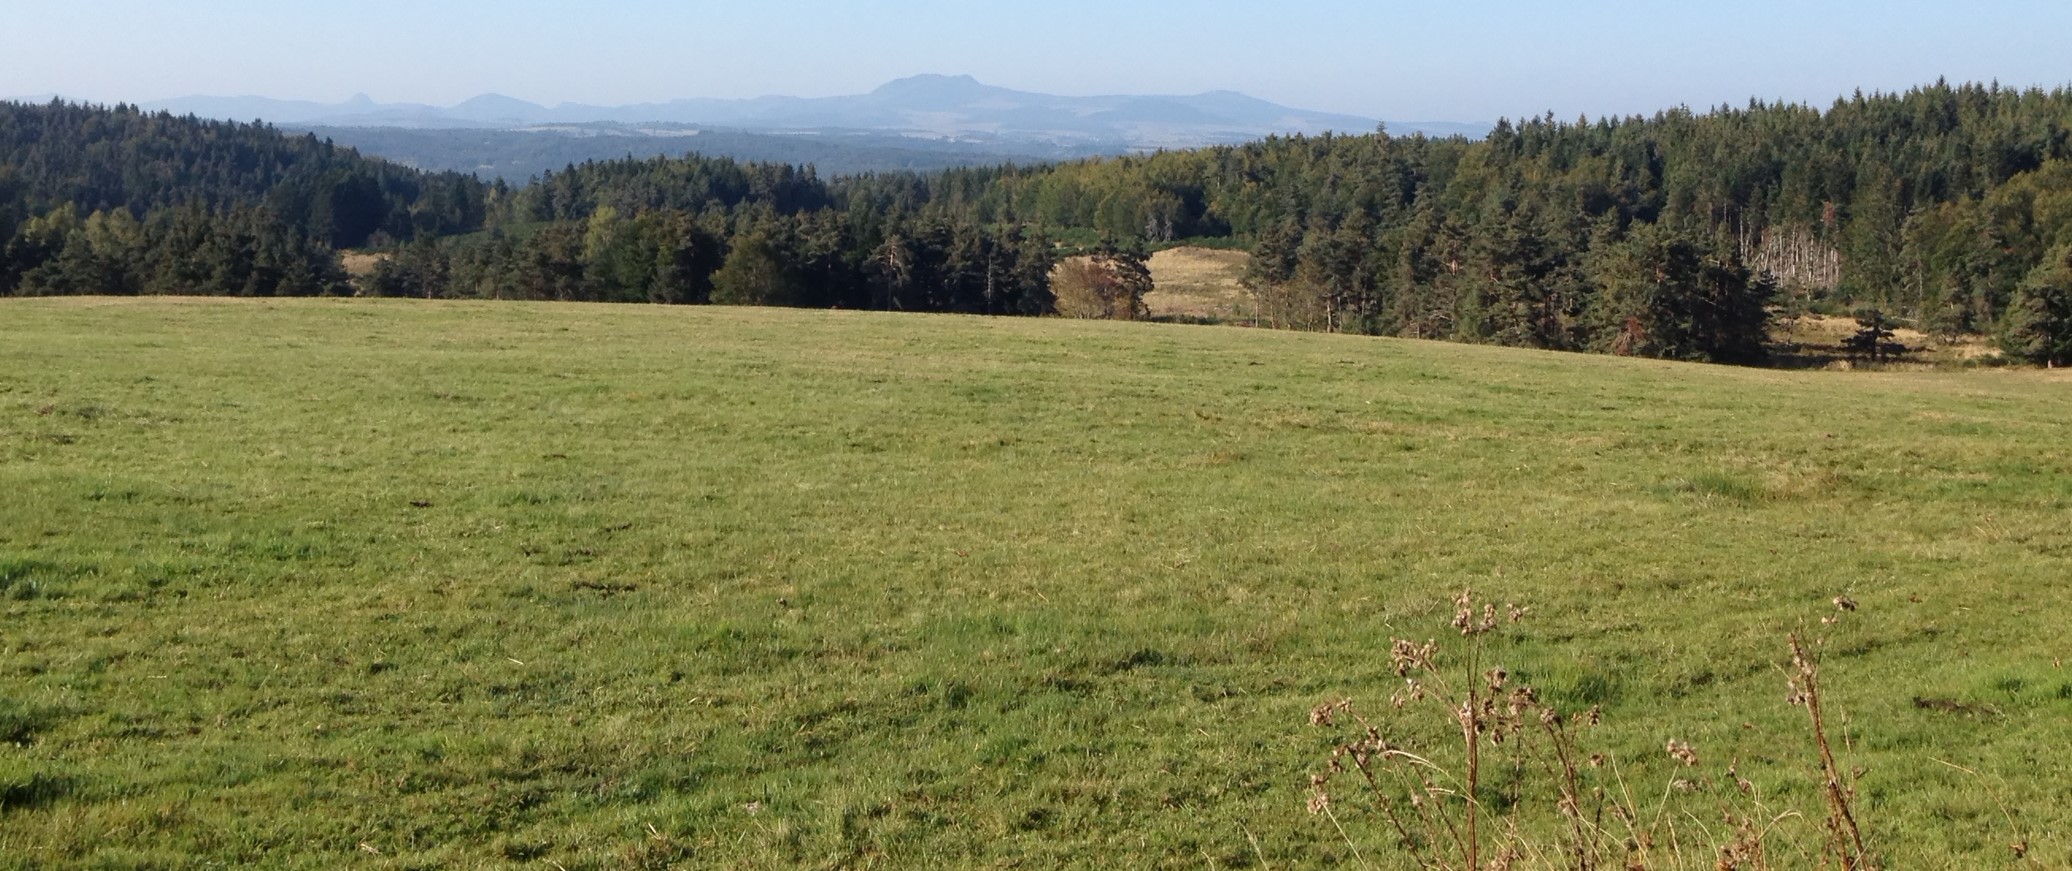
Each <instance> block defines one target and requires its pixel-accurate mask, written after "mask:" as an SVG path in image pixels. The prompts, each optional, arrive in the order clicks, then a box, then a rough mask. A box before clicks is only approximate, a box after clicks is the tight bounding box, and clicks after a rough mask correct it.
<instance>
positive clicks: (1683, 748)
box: [1664, 741, 1698, 768]
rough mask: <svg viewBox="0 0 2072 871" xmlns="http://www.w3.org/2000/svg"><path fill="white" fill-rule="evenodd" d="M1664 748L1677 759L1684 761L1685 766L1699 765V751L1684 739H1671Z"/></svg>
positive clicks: (1694, 766)
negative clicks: (1683, 740)
mask: <svg viewBox="0 0 2072 871" xmlns="http://www.w3.org/2000/svg"><path fill="white" fill-rule="evenodd" d="M1664 749H1666V750H1668V751H1669V755H1670V756H1671V757H1672V758H1674V759H1675V760H1676V761H1678V762H1681V763H1683V764H1684V767H1685V768H1696V767H1698V751H1696V750H1693V749H1691V745H1689V744H1685V743H1684V742H1682V741H1670V742H1669V743H1668V744H1667V745H1665V747H1664Z"/></svg>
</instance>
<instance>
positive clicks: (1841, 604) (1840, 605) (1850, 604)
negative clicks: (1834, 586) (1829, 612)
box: [1835, 595, 1856, 611]
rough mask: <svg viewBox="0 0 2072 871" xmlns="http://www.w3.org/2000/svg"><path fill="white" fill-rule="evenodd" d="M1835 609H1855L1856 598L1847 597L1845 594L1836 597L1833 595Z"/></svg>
mask: <svg viewBox="0 0 2072 871" xmlns="http://www.w3.org/2000/svg"><path fill="white" fill-rule="evenodd" d="M1835 610H1837V611H1854V610H1856V600H1855V599H1851V598H1849V597H1848V596H1846V595H1842V596H1836V597H1835Z"/></svg>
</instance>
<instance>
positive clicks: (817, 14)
mask: <svg viewBox="0 0 2072 871" xmlns="http://www.w3.org/2000/svg"><path fill="white" fill-rule="evenodd" d="M5 7H15V8H12V9H8V8H5ZM1966 7H1969V8H1966ZM0 18H5V19H7V20H8V21H7V26H6V27H5V28H4V29H0V96H24V95H31V94H44V93H61V94H65V95H67V96H74V97H79V98H84V99H91V100H96V101H103V102H114V101H129V102H140V101H148V100H154V99H162V98H167V97H176V96H186V95H191V94H215V95H238V94H257V95H262V96H271V97H283V98H294V99H315V100H324V101H336V100H342V99H344V98H346V97H349V96H351V95H352V94H353V93H355V92H366V93H368V94H370V95H372V96H373V97H374V98H375V99H378V100H382V101H385V102H403V101H410V102H428V103H437V104H442V105H443V104H450V103H455V102H459V101H460V100H463V99H466V98H468V97H471V96H474V95H476V94H480V93H484V92H498V93H504V94H508V95H510V96H514V97H519V98H523V99H527V100H533V101H536V102H542V103H547V104H553V103H558V102H562V101H577V102H588V103H603V104H617V103H630V102H646V101H653V100H664V99H669V98H672V97H686V96H715V97H747V96H757V95H762V94H795V95H801V96H822V95H832V94H847V93H858V92H862V91H867V90H869V89H871V88H872V87H875V86H876V85H878V84H881V83H883V82H885V81H887V80H890V79H893V78H897V77H900V76H905V75H911V74H914V73H923V72H939V73H969V74H972V75H975V76H977V77H979V78H980V79H981V80H983V81H986V82H988V83H991V84H997V85H1004V86H1008V87H1014V88H1021V89H1025V90H1036V91H1048V92H1054V93H1066V94H1093V93H1193V92H1199V91H1205V90H1216V89H1231V90H1238V91H1244V92H1246V93H1249V94H1252V95H1254V96H1259V97H1264V98H1266V99H1270V100H1274V101H1276V102H1281V103H1288V104H1292V105H1296V106H1302V107H1305V108H1313V109H1324V110H1333V111H1340V112H1349V113H1354V114H1360V115H1365V116H1369V117H1382V118H1390V119H1395V120H1399V121H1408V120H1490V119H1494V118H1496V117H1498V116H1510V117H1517V116H1520V115H1537V114H1540V113H1543V112H1546V111H1553V112H1555V113H1556V114H1557V115H1559V116H1561V117H1563V118H1573V117H1574V116H1576V115H1578V114H1585V113H1587V114H1589V115H1591V116H1593V117H1595V116H1598V115H1602V114H1628V113H1636V112H1638V113H1647V112H1652V111H1654V110H1656V109H1659V108H1664V107H1668V106H1674V105H1679V104H1688V105H1692V106H1694V107H1699V108H1703V107H1707V106H1712V105H1717V104H1719V103H1723V102H1724V103H1735V104H1740V103H1745V102H1746V101H1747V100H1748V99H1749V98H1750V97H1752V96H1760V97H1763V98H1766V99H1768V98H1778V97H1782V98H1786V99H1791V100H1804V101H1810V102H1813V103H1815V104H1826V103H1828V102H1830V101H1832V100H1833V99H1834V98H1835V97H1837V96H1839V95H1842V94H1846V93H1848V92H1849V91H1851V90H1853V89H1856V88H1859V87H1860V88H1863V89H1864V90H1866V91H1871V90H1897V89H1904V88H1906V87H1908V86H1911V85H1915V84H1926V83H1929V82H1933V81H1934V80H1935V79H1936V78H1937V77H1938V76H1946V77H1948V78H1949V79H1950V80H1951V81H1965V80H1979V81H1985V80H1992V79H1997V80H1999V81H2001V82H2002V83H2004V84H2009V85H2019V86H2029V85H2043V86H2057V85H2062V84H2068V83H2072V52H2068V51H2066V50H2065V48H2064V43H2065V40H2066V38H2067V37H2068V36H2072V3H2066V2H2064V0H2051V2H2032V0H2024V2H1992V0H1977V2H1974V3H1970V4H1959V3H1956V2H1948V0H1945V2H1934V3H1930V2H1919V0H1885V2H1875V3H1874V2H1864V0H1837V2H1821V0H1800V2H1774V0H1742V2H1736V3H1673V4H1672V3H1660V4H1641V3H1634V2H1602V0H1580V2H1561V0H1542V2H1524V0H1453V2H1448V0H1424V2H1419V3H1396V2H1356V0H1308V2H1305V0H1283V2H1280V3H1277V4H1269V3H1264V2H1243V3H1240V2H1226V0H1194V2H1166V0H1160V2H1129V0H1108V2H1090V0H1050V2H1041V3H1036V2H1024V3H985V2H945V0H894V2H876V3H864V2H835V0H797V2H762V3H748V2H674V3H671V2H660V0H641V2H635V0H621V2H612V0H597V2H592V3H588V4H585V5H583V6H582V7H580V8H578V7H576V6H575V5H573V4H562V3H545V2H533V0H512V2H499V3H490V2H481V0H459V2H441V0H418V2H396V0H366V2H360V3H352V4H346V3H305V2H295V0H270V2H253V0H219V2H210V0H197V2H187V3H168V2H164V0H150V2H142V0H105V2H96V0H74V2H32V0H4V2H0Z"/></svg>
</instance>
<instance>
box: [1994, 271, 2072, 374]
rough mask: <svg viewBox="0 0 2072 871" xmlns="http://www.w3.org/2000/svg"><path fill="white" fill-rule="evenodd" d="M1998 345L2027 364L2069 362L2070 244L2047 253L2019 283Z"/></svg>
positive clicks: (2071, 353)
mask: <svg viewBox="0 0 2072 871" xmlns="http://www.w3.org/2000/svg"><path fill="white" fill-rule="evenodd" d="M2001 344H2002V346H2003V347H2004V348H2005V349H2006V351H2007V353H2008V354H2010V355H2013V356H2015V357H2019V358H2021V359H2023V360H2027V361H2029V362H2031V363H2036V364H2039V365H2043V366H2051V367H2057V366H2064V365H2066V364H2072V247H2066V248H2059V249H2058V250H2056V251H2053V252H2051V256H2050V257H2049V258H2048V259H2046V260H2044V261H2043V265H2041V266H2038V267H2036V269H2035V270H2034V271H2032V272H2030V273H2029V277H2028V279H2027V280H2026V281H2023V282H2022V287H2021V290H2020V291H2019V292H2017V293H2016V294H2015V298H2014V305H2013V307H2012V308H2010V309H2009V310H2008V312H2007V333H2006V335H2005V336H2004V337H2003V338H2002V340H2001Z"/></svg>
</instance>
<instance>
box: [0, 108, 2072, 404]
mask: <svg viewBox="0 0 2072 871" xmlns="http://www.w3.org/2000/svg"><path fill="white" fill-rule="evenodd" d="M0 239H5V240H6V241H5V243H4V248H0V295H9V294H12V295H49V294H88V293H90V294H135V293H195V294H230V295H260V296H263V295H315V294H350V293H357V294H363V295H384V296H412V297H430V298H508V299H555V300H592V301H625V302H634V301H639V302H656V303H731V304H753V305H785V306H802V307H840V308H868V309H885V310H904V311H947V312H967V313H984V314H1022V315H1042V314H1050V313H1052V312H1054V311H1055V310H1056V308H1057V306H1056V301H1055V296H1054V291H1055V289H1054V288H1053V287H1052V276H1053V274H1054V270H1055V269H1056V267H1057V265H1058V263H1059V262H1060V260H1061V259H1063V258H1065V257H1067V256H1069V255H1073V254H1079V253H1089V252H1090V253H1096V254H1099V255H1100V256H1099V257H1097V258H1095V260H1094V261H1093V262H1094V263H1097V264H1102V265H1103V266H1102V268H1103V269H1108V270H1111V271H1112V270H1121V271H1122V272H1129V271H1131V270H1132V269H1133V268H1134V266H1133V264H1136V263H1139V262H1140V261H1141V257H1142V254H1143V252H1144V251H1145V250H1146V249H1147V248H1148V247H1154V246H1159V245H1164V244H1169V243H1174V242H1178V241H1183V240H1217V241H1218V242H1219V243H1220V244H1229V245H1236V246H1239V247H1243V248H1245V249H1247V250H1249V251H1251V252H1252V254H1253V260H1252V268H1251V271H1250V274H1249V275H1248V277H1247V284H1248V287H1249V288H1250V290H1251V291H1252V293H1253V294H1254V295H1255V296H1256V298H1257V300H1258V303H1259V307H1260V310H1261V311H1262V312H1265V313H1266V314H1267V318H1266V320H1267V321H1268V322H1269V323H1271V324H1273V325H1276V326H1283V327H1289V328H1296V329H1313V330H1327V331H1336V332H1351V333H1366V334H1375V335H1394V336H1409V337H1421V338H1433V339H1447V340H1455V341H1465V342H1482V343H1494V344H1504V345H1514V346H1526V347H1538V348H1548V349H1561V350H1577V351H1596V352H1604V353H1616V354H1627V355H1638V356H1649V357H1659V358H1667V359H1682V360H1698V361H1712V362H1728V363H1760V362H1763V360H1764V358H1765V354H1766V337H1767V325H1768V321H1769V319H1770V318H1772V317H1773V316H1774V315H1775V314H1777V313H1779V312H1785V311H1794V310H1822V311H1834V312H1844V313H1846V312H1852V311H1856V310H1859V309H1875V310H1877V311H1878V312H1880V313H1881V316H1890V317H1893V318H1898V319H1902V320H1904V321H1907V322H1911V323H1913V324H1915V325H1918V326H1920V327H1921V328H1923V329H1924V330H1928V331H1931V332H1937V333H1943V334H1949V335H1957V334H1965V333H1979V334H1986V335H1991V336H1995V337H1998V338H1999V339H2000V340H2001V341H2002V342H2003V345H2004V346H2005V347H2006V348H2007V349H2008V350H2009V351H2010V352H2011V353H2012V354H2014V355H2015V356H2017V357H2020V358H2024V359H2027V360H2030V361H2033V362H2037V363H2045V364H2062V363H2067V362H2072V91H2067V90H2064V89H2058V90H2052V91H2042V90H2035V89H2030V90H2016V89H2008V88H2001V87H1999V86H1997V85H1980V84H1965V85H1951V84H1948V83H1944V82H1938V83H1936V84H1935V85H1933V86H1928V87H1922V88H1917V89H1914V90H1911V91H1908V92H1905V93H1900V94H1873V95H1865V94H1862V93H1858V94H1855V95H1852V96H1850V97H1847V98H1844V99H1841V100H1838V101H1836V102H1835V103H1834V104H1833V105H1832V106H1830V107H1829V108H1827V109H1825V110H1819V109H1815V108H1813V107H1809V106H1805V105H1799V104H1788V103H1764V102H1759V101H1756V102H1751V103H1749V104H1748V105H1747V106H1745V107H1719V108H1715V109H1712V110H1709V111H1705V112H1702V113H1700V112H1694V111H1691V110H1689V109H1684V108H1679V109H1673V110H1667V111H1663V112H1660V113H1657V114H1656V115H1654V116H1652V117H1628V118H1603V119H1596V120H1591V119H1587V118H1585V119H1577V120H1575V121H1562V120H1558V119H1556V118H1553V117H1551V116H1549V117H1543V118H1533V119H1526V120H1522V121H1515V122H1504V123H1501V124H1499V125H1498V127H1497V128H1496V130H1495V131H1494V132H1493V133H1492V134H1491V135H1490V136H1489V137H1488V138H1487V139H1485V140H1475V141H1470V140H1467V139H1464V138H1447V139H1439V138H1430V137H1425V136H1422V135H1412V136H1403V137H1398V136H1390V135H1389V134H1388V133H1387V132H1386V130H1379V131H1375V132H1373V133H1368V134H1361V135H1325V136H1317V137H1285V138H1270V139H1267V140H1263V141H1259V142H1254V143H1250V144H1245V145H1240V146H1228V147H1215V148H1205V149H1199V150H1192V151H1180V152H1162V153H1157V154H1150V155H1141V156H1131V157H1123V158H1110V159H1090V160H1085V161H1078V162H1067V163H1058V164H1044V165H1035V166H1015V165H1003V166H996V167H983V168H964V169H951V170H945V171H941V172H934V173H925V174H923V173H907V172H896V173H867V174H859V175H851V176H839V177H832V178H829V177H823V176H822V175H821V174H820V173H819V172H818V171H817V170H816V169H814V168H813V167H810V166H804V167H795V166H784V165H776V164H763V163H738V162H735V161H731V160H726V159H717V158H707V157H699V156H689V157H684V158H680V159H661V158H657V159H648V160H619V161H606V162H590V163H584V164H581V165H573V166H568V167H565V168H564V169H563V170H562V171H559V172H552V173H543V174H542V175H541V176H540V177H538V178H537V179H534V180H532V181H531V182H530V183H528V184H525V185H522V186H516V187H514V186H510V185H507V184H504V183H502V182H483V181H480V180H478V179H476V178H474V177H472V176H468V175H463V174H458V173H425V172H419V171H415V170H410V169H407V168H403V167H399V166H395V165H392V164H387V163H384V162H381V161H377V160H371V159H366V158H363V157H361V156H360V155H358V154H357V153H355V152H353V151H351V150H350V149H344V148H340V147H336V146H334V145H332V144H331V143H329V142H327V141H323V140H319V139H318V138H316V137H315V136H309V135H305V136H301V137H294V136H288V135H284V134H281V133H280V132H278V131H276V130H274V129H272V128H270V127H268V126H266V125H264V124H258V123H254V124H233V123H222V122H205V121H200V120H196V119H193V118H176V117H172V116H170V115H165V114H149V113H144V112H141V111H139V110H137V109H135V108H133V107H128V106H115V107H112V108H104V107H93V106H80V105H71V104H65V103H58V102H54V103H52V104H49V105H41V106H28V105H19V104H0ZM346 249H374V250H377V251H381V252H385V253H387V254H388V256H386V257H384V258H383V259H382V260H381V261H380V263H379V265H378V266H377V267H376V268H375V269H374V270H373V272H372V273H371V274H369V275H366V276H363V277H361V278H359V279H356V280H355V279H349V278H348V277H347V276H346V275H345V273H344V271H343V269H342V268H341V266H340V260H339V258H338V255H337V252H339V251H341V250H346ZM1058 274H1062V273H1058ZM1121 284H1123V285H1131V286H1134V285H1137V284H1138V283H1137V282H1135V281H1124V282H1121ZM1102 310H1103V311H1106V312H1109V313H1110V314H1113V315H1115V316H1124V317H1127V316H1132V315H1133V314H1136V313H1137V312H1138V308H1137V307H1135V306H1131V305H1121V306H1114V307H1107V308H1104V309H1102Z"/></svg>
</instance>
